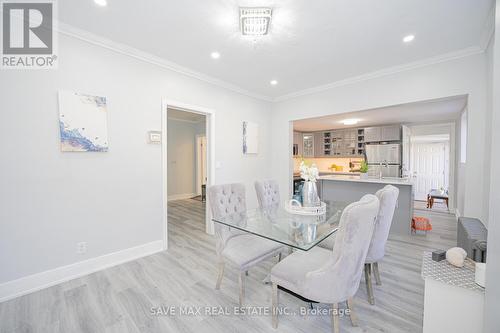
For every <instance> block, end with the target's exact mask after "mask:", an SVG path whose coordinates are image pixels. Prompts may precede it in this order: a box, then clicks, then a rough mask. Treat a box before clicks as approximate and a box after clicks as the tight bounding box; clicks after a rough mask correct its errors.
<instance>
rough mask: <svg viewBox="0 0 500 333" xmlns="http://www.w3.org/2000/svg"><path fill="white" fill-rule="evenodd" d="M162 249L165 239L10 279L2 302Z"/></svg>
mask: <svg viewBox="0 0 500 333" xmlns="http://www.w3.org/2000/svg"><path fill="white" fill-rule="evenodd" d="M160 251H163V240H157V241H154V242H150V243H146V244H142V245H139V246H135V247H131V248H128V249H125V250H120V251H117V252H113V253H108V254H105V255H102V256H99V257H96V258H91V259H88V260H84V261H80V262H76V263H74V264H70V265H67V266H61V267H58V268H55V269H51V270H48V271H44V272H40V273H36V274H33V275H29V276H26V277H22V278H19V279H16V280H12V281H8V282H5V283H2V284H0V303H1V302H4V301H8V300H10V299H13V298H16V297H19V296H23V295H26V294H30V293H32V292H35V291H38V290H41V289H45V288H48V287H51V286H54V285H56V284H59V283H62V282H66V281H69V280H72V279H75V278H79V277H81V276H84V275H88V274H91V273H94V272H97V271H100V270H102V269H105V268H109V267H112V266H116V265H119V264H122V263H125V262H128V261H132V260H135V259H138V258H142V257H145V256H148V255H151V254H154V253H157V252H160Z"/></svg>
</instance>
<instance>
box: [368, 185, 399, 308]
mask: <svg viewBox="0 0 500 333" xmlns="http://www.w3.org/2000/svg"><path fill="white" fill-rule="evenodd" d="M375 195H376V196H377V198H378V199H379V201H380V209H379V212H378V214H377V220H376V222H375V229H374V230H373V237H372V240H371V243H370V248H369V249H368V254H367V255H366V260H365V283H366V292H367V294H368V302H370V304H371V305H373V304H375V297H374V296H373V287H372V277H371V276H372V271H373V273H374V275H375V282H376V283H377V285H381V284H382V282H381V280H380V273H379V269H378V262H379V261H380V260H382V258H383V257H384V255H385V244H386V243H387V238H388V237H389V230H390V229H391V224H392V218H393V217H394V210H395V209H396V204H397V202H398V196H399V189H398V188H397V187H395V186H392V185H386V186H385V187H384V188H383V189H381V190H378V191H377V193H375Z"/></svg>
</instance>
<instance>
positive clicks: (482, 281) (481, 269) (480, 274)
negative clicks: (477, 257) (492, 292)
mask: <svg viewBox="0 0 500 333" xmlns="http://www.w3.org/2000/svg"><path fill="white" fill-rule="evenodd" d="M475 281H476V283H477V284H478V285H480V286H481V287H483V288H484V286H485V285H486V264H485V263H483V262H477V263H476V273H475Z"/></svg>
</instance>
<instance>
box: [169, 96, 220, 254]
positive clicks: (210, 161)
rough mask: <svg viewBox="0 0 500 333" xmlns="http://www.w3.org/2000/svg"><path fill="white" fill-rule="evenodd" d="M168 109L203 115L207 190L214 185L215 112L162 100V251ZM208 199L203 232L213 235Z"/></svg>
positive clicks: (197, 106) (201, 107) (196, 106)
mask: <svg viewBox="0 0 500 333" xmlns="http://www.w3.org/2000/svg"><path fill="white" fill-rule="evenodd" d="M169 108H172V109H176V110H181V111H186V112H191V113H199V114H203V115H205V119H206V121H205V136H206V137H207V188H208V187H209V186H210V185H213V184H215V110H213V109H210V108H206V107H203V106H199V105H192V104H187V103H183V102H178V101H175V100H170V99H167V98H162V102H161V156H162V157H161V160H162V177H161V179H162V206H163V219H162V223H163V249H164V250H167V249H168V183H167V180H168V160H167V159H168V152H167V144H168V142H167V129H168V117H167V110H168V109H169ZM209 200H210V199H209V197H208V196H207V200H206V202H205V211H206V213H205V232H206V233H208V234H211V235H213V234H214V224H213V222H212V218H211V214H210V210H209V209H208V207H209V206H210V202H209Z"/></svg>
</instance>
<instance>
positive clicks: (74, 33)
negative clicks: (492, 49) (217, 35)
mask: <svg viewBox="0 0 500 333" xmlns="http://www.w3.org/2000/svg"><path fill="white" fill-rule="evenodd" d="M494 14H495V11H494V8H493V9H492V10H491V11H490V13H489V14H488V18H487V20H486V23H485V25H484V27H483V31H482V33H481V39H480V42H479V46H472V47H468V48H465V49H462V50H458V51H453V52H449V53H445V54H441V55H438V56H435V57H431V58H426V59H423V60H418V61H415V62H411V63H407V64H403V65H398V66H393V67H388V68H384V69H381V70H377V71H373V72H369V73H365V74H361V75H358V76H353V77H350V78H347V79H344V80H339V81H335V82H331V83H328V84H325V85H321V86H316V87H312V88H307V89H304V90H299V91H296V92H292V93H289V94H285V95H281V96H278V97H275V98H272V97H270V96H266V95H262V94H257V93H253V92H251V91H248V90H246V89H243V88H241V87H239V86H236V85H234V84H231V83H228V82H225V81H223V80H220V79H217V78H213V77H211V76H208V75H205V74H202V73H200V72H196V71H193V70H191V69H189V68H186V67H183V66H181V65H179V64H176V63H174V62H171V61H168V60H165V59H163V58H161V57H158V56H155V55H152V54H149V53H147V52H144V51H141V50H139V49H136V48H133V47H131V46H128V45H126V44H122V43H117V42H115V41H112V40H110V39H107V38H104V37H102V36H98V35H95V34H93V33H90V32H88V31H86V30H82V29H79V28H76V27H74V26H72V25H69V24H66V23H63V22H58V27H57V30H58V31H59V32H60V33H61V34H63V35H66V36H69V37H73V38H76V39H79V40H82V41H85V42H87V43H90V44H93V45H97V46H100V47H103V48H106V49H109V50H112V51H114V52H117V53H120V54H123V55H127V56H129V57H132V58H136V59H139V60H142V61H145V62H147V63H150V64H153V65H156V66H159V67H162V68H165V69H167V70H171V71H174V72H176V73H179V74H183V75H186V76H189V77H192V78H195V79H198V80H200V81H203V82H206V83H209V84H212V85H214V86H218V87H221V88H223V89H227V90H230V91H233V92H235V93H238V94H241V95H245V96H248V97H251V98H255V99H258V100H262V101H266V102H275V103H276V102H282V101H286V100H289V99H292V98H296V97H300V96H305V95H310V94H314V93H319V92H322V91H326V90H329V89H333V88H337V87H342V86H346V85H351V84H354V83H359V82H363V81H367V80H371V79H375V78H379V77H383V76H387V75H391V74H396V73H400V72H404V71H408V70H412V69H417V68H421V67H425V66H430V65H434V64H438V63H442V62H446V61H450V60H455V59H460V58H464V57H468V56H472V55H476V54H480V53H483V52H484V51H485V50H486V48H487V47H488V45H489V42H490V40H491V39H492V36H493V33H494V30H495V24H494V22H495V20H494V18H495V15H494Z"/></svg>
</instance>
